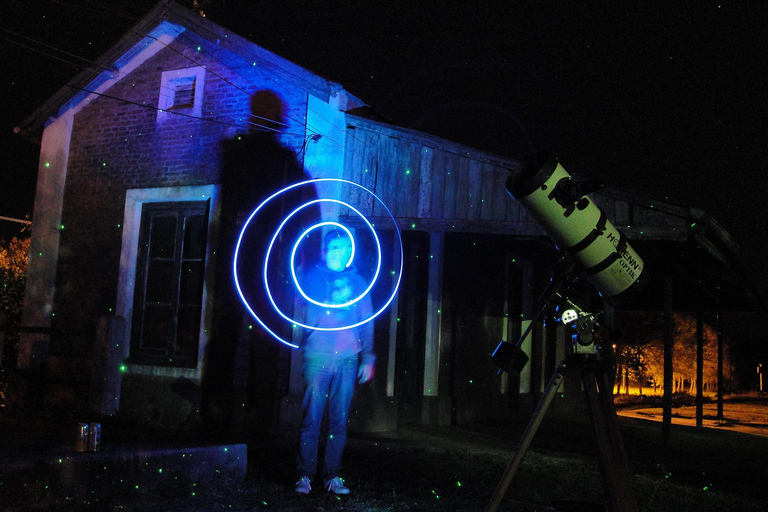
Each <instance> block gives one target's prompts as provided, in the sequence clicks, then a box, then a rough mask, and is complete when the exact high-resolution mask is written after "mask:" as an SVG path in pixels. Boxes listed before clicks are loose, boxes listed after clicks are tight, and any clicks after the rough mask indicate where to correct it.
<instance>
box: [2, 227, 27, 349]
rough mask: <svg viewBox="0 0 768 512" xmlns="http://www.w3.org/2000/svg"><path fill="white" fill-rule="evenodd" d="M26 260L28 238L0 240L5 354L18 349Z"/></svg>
mask: <svg viewBox="0 0 768 512" xmlns="http://www.w3.org/2000/svg"><path fill="white" fill-rule="evenodd" d="M28 259H29V238H25V239H18V238H16V237H14V238H13V239H11V241H10V242H8V243H6V242H5V240H3V239H0V310H2V311H3V312H4V313H5V314H6V315H7V326H6V329H7V331H8V332H7V335H6V338H5V344H4V348H5V352H6V353H15V352H16V350H17V347H18V332H16V328H17V327H18V326H19V324H20V323H21V312H22V308H23V305H24V284H25V282H26V279H27V260H28ZM2 359H3V360H6V359H5V358H2Z"/></svg>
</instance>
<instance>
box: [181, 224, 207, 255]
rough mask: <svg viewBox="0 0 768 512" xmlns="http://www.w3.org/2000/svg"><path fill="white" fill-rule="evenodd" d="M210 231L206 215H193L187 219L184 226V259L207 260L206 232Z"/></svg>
mask: <svg viewBox="0 0 768 512" xmlns="http://www.w3.org/2000/svg"><path fill="white" fill-rule="evenodd" d="M207 230H208V219H206V217H205V216H204V215H193V216H190V217H187V221H186V224H185V225H184V256H183V257H184V258H185V259H203V258H205V245H206V244H205V242H206V240H205V239H206V234H207V233H206V231H207Z"/></svg>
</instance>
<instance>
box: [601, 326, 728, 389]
mask: <svg viewBox="0 0 768 512" xmlns="http://www.w3.org/2000/svg"><path fill="white" fill-rule="evenodd" d="M674 319H675V332H674V347H673V350H674V357H673V372H674V375H673V380H674V391H675V392H689V393H695V390H696V317H695V316H693V315H688V314H681V313H675V315H674ZM616 324H617V327H618V328H619V329H620V331H621V334H622V336H621V341H620V342H619V343H617V350H616V352H617V354H616V361H617V364H619V365H621V366H624V367H625V368H626V369H627V370H628V371H629V373H630V375H631V376H632V377H633V379H634V380H636V382H638V383H639V384H640V385H642V384H643V383H651V384H652V385H653V386H654V387H658V386H660V385H661V384H662V382H663V381H664V335H663V315H662V314H661V313H644V312H623V313H621V314H619V315H617V322H616ZM723 359H724V361H723V367H724V369H725V378H726V379H728V378H730V376H729V375H728V374H729V372H730V366H731V365H730V364H729V360H730V354H729V353H728V351H725V352H724V354H723ZM703 379H704V389H706V390H708V391H714V390H715V389H717V331H716V329H715V328H713V327H712V326H711V325H709V324H708V323H706V322H705V323H704V368H703Z"/></svg>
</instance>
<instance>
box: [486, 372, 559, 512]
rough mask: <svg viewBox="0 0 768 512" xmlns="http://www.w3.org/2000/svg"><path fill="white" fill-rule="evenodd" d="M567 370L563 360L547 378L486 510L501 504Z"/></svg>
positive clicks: (493, 511)
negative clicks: (542, 392) (550, 376)
mask: <svg viewBox="0 0 768 512" xmlns="http://www.w3.org/2000/svg"><path fill="white" fill-rule="evenodd" d="M567 370H568V367H567V365H566V363H565V362H564V361H563V362H561V363H560V364H559V365H558V367H557V369H556V370H555V373H554V374H553V375H552V378H550V379H549V383H548V384H547V387H546V389H545V390H544V394H543V395H542V396H541V399H540V400H539V403H538V405H537V406H536V410H535V411H534V412H533V416H532V417H531V420H530V421H529V422H528V426H527V427H526V429H525V432H523V436H522V437H521V438H520V441H519V442H518V443H517V448H515V454H514V455H513V456H512V459H510V461H509V464H508V465H507V469H506V470H505V471H504V475H503V476H502V477H501V480H500V481H499V483H498V485H497V486H496V491H495V492H494V493H493V497H492V498H491V502H490V503H489V504H488V508H487V509H486V512H495V511H496V509H497V508H498V506H499V505H500V504H501V500H503V499H504V495H505V494H506V493H507V489H508V488H509V484H510V483H512V479H513V478H514V477H515V473H516V472H517V468H518V467H520V463H521V462H522V461H523V457H524V456H525V453H526V452H527V451H528V448H529V447H530V446H531V442H532V441H533V436H534V435H535V434H536V431H537V430H538V429H539V426H540V425H541V422H542V420H543V419H544V415H545V414H546V412H547V409H548V408H549V405H550V404H551V403H552V399H553V398H554V397H555V395H556V394H557V390H558V388H559V387H560V383H561V382H562V381H563V378H564V377H565V374H566V371H567Z"/></svg>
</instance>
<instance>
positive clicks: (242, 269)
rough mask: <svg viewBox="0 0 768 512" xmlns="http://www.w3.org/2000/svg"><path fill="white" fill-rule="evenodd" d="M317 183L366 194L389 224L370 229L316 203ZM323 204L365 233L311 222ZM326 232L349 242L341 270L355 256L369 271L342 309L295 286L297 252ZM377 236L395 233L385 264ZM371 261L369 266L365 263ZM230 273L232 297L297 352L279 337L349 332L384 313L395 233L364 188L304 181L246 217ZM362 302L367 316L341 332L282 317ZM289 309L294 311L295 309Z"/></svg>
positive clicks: (394, 261) (391, 283)
mask: <svg viewBox="0 0 768 512" xmlns="http://www.w3.org/2000/svg"><path fill="white" fill-rule="evenodd" d="M320 183H335V184H341V185H346V186H350V187H355V188H357V189H359V193H360V194H369V195H370V196H371V198H372V199H373V200H374V201H375V202H376V203H378V204H379V205H380V206H381V207H382V209H383V211H385V212H386V213H387V216H388V222H386V223H385V224H387V225H385V226H381V225H379V226H376V227H374V225H373V224H372V223H371V222H370V221H369V220H368V219H367V218H366V217H365V215H363V213H362V212H360V211H359V210H358V209H356V208H355V207H353V206H352V205H350V204H349V203H346V202H344V201H341V200H339V199H336V198H323V197H317V190H318V185H319V184H320ZM322 203H331V204H333V205H338V206H340V207H344V208H347V209H349V211H351V212H354V214H355V215H356V216H357V217H359V219H360V220H361V222H362V224H363V225H364V226H365V227H364V228H360V229H359V230H358V232H357V233H354V231H353V230H352V229H350V228H349V227H348V226H345V225H344V224H342V223H340V222H336V221H320V220H318V219H317V218H312V212H313V208H318V207H319V206H320V205H321V204H322ZM371 203H372V204H375V203H373V202H371ZM286 212H287V213H286ZM308 218H309V219H310V220H309V221H308ZM356 224H358V223H356ZM390 224H391V225H390ZM328 227H331V228H334V229H342V230H343V231H345V232H346V233H347V235H348V236H349V238H350V240H352V254H351V255H350V257H349V261H347V263H346V267H349V266H350V265H352V264H353V262H354V261H355V259H356V257H358V256H360V257H359V258H358V259H359V260H364V261H365V262H366V264H365V265H364V266H365V267H366V268H365V270H368V272H367V275H366V276H365V278H366V279H367V282H368V286H367V288H366V289H365V290H364V291H363V293H361V294H360V295H358V296H357V297H353V298H351V299H350V300H347V301H345V302H343V303H341V304H327V303H325V302H320V301H318V300H317V299H316V298H313V297H310V296H309V295H308V294H307V293H306V292H305V290H304V289H303V288H302V286H301V284H300V282H301V280H300V277H299V275H300V273H301V272H302V266H303V265H306V264H307V261H305V259H306V258H305V259H304V260H302V259H301V258H300V256H304V257H306V254H305V253H306V251H302V246H303V245H304V244H306V243H308V242H307V241H308V240H310V239H311V237H312V236H318V237H319V236H320V232H321V231H322V230H323V228H328ZM377 230H379V231H381V230H394V232H395V234H396V236H395V237H393V238H394V239H395V242H394V243H395V245H396V247H394V248H393V251H392V253H391V254H392V255H393V256H392V257H391V258H390V259H387V258H385V257H383V255H382V244H381V240H380V238H379V233H378V232H377ZM353 233H354V234H353ZM360 237H363V238H365V242H367V244H362V245H361V244H360V243H358V242H357V241H356V238H360ZM362 246H368V247H375V250H374V252H375V254H374V255H370V257H367V258H363V257H362V256H365V255H364V254H363V255H361V253H360V247H362ZM317 256H319V255H317ZM371 258H372V259H373V262H371V261H370V260H371ZM390 260H391V261H390ZM384 265H389V266H388V267H387V268H388V270H390V271H389V272H388V275H391V276H392V278H391V279H385V278H384V277H383V276H382V272H381V271H382V267H383V266H384ZM257 267H259V268H257ZM390 267H391V269H390ZM232 269H233V275H234V282H235V287H236V288H237V293H238V295H239V296H240V298H241V300H242V302H243V304H244V305H245V307H246V309H247V310H248V312H249V313H250V314H251V316H252V317H253V318H254V319H255V320H256V321H257V322H258V323H259V324H260V325H261V326H262V327H263V328H264V329H265V330H266V331H267V332H268V333H269V334H270V335H271V336H273V337H274V338H275V339H277V340H278V341H280V342H281V343H284V344H285V345H288V346H290V347H293V348H298V347H297V345H296V344H294V343H292V342H291V341H290V340H288V339H286V338H288V337H289V336H288V335H286V334H284V333H286V332H290V331H291V329H292V328H294V327H297V326H298V327H302V328H305V329H316V330H323V331H336V330H342V329H351V328H354V327H358V326H360V325H362V324H364V323H367V322H370V321H372V320H373V319H374V318H376V317H377V316H378V315H380V314H381V313H382V312H383V311H384V310H385V309H387V307H389V305H390V303H391V302H392V300H394V298H395V295H396V294H397V289H398V287H399V285H400V280H401V277H402V271H403V249H402V240H401V237H400V230H399V229H398V227H397V223H396V222H395V219H394V217H393V216H392V213H391V212H390V211H389V209H388V208H387V206H386V205H385V204H384V203H383V202H382V201H381V200H380V199H379V198H378V197H377V196H376V195H375V194H373V192H371V191H370V190H368V189H367V188H365V187H362V186H361V185H358V184H357V183H354V182H351V181H347V180H341V179H333V178H322V179H314V180H308V181H303V182H301V183H296V184H293V185H290V186H288V187H285V188H283V189H282V190H279V191H278V192H276V193H274V194H272V195H271V196H269V197H268V198H267V199H265V200H264V201H263V202H262V203H261V204H260V205H259V206H258V207H257V208H256V209H255V210H254V211H253V212H252V213H251V215H250V216H249V217H248V219H247V220H246V221H245V223H244V225H243V228H242V229H241V231H240V235H239V237H238V240H237V245H236V247H235V255H234V258H233V266H232ZM363 274H364V272H361V275H363ZM366 296H370V297H371V300H372V303H373V313H372V314H371V316H370V317H369V318H366V319H363V320H362V321H360V322H357V323H354V324H349V325H343V326H340V327H332V328H331V327H324V328H319V327H312V326H309V325H306V324H304V323H302V322H301V321H300V320H299V319H298V318H296V315H295V314H293V315H291V314H288V313H287V312H286V311H299V310H301V305H302V304H301V302H302V301H303V302H304V303H311V304H315V305H317V306H321V307H323V308H329V309H330V308H346V307H350V306H352V305H354V304H355V303H356V302H358V301H360V300H361V299H363V298H364V297H366ZM294 305H298V306H299V307H296V308H294V307H293V306H294Z"/></svg>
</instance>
